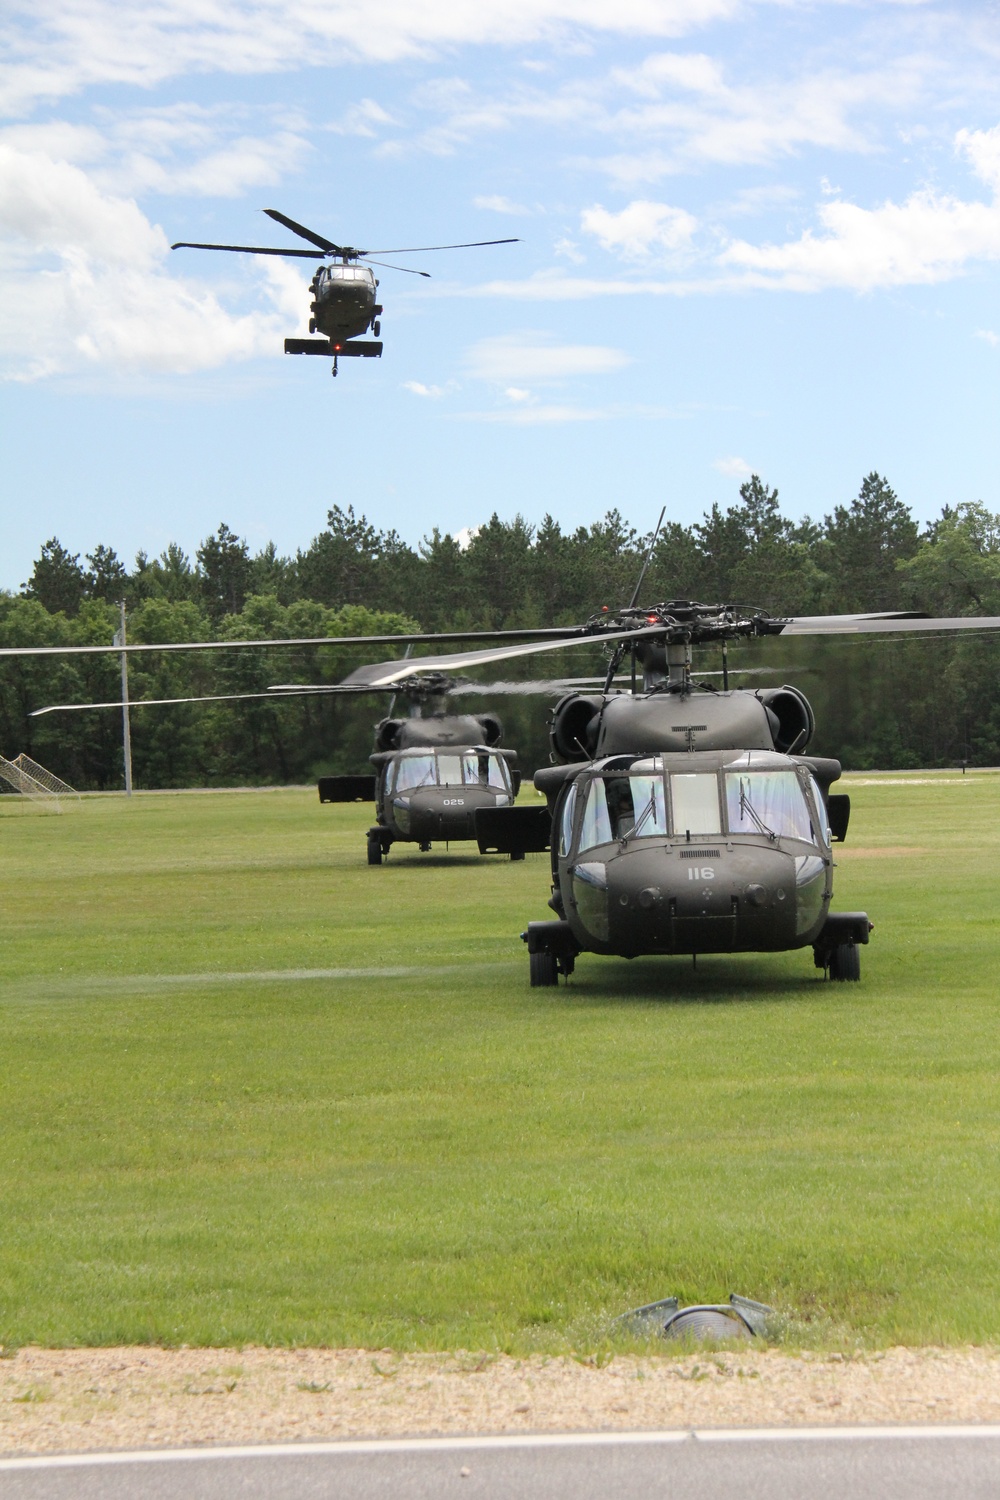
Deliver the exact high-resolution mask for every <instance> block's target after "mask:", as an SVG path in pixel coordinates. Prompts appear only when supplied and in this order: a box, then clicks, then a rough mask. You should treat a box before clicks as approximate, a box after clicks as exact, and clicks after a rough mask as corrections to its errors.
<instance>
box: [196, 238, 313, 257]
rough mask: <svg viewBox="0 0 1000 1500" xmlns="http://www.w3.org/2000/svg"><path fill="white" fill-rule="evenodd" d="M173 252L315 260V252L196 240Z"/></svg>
mask: <svg viewBox="0 0 1000 1500" xmlns="http://www.w3.org/2000/svg"><path fill="white" fill-rule="evenodd" d="M170 248H171V250H233V251H235V252H236V253H237V254H240V255H297V256H299V257H300V259H302V260H315V259H316V252H315V250H273V249H271V248H270V247H269V246H267V245H200V244H198V243H197V242H196V241H195V240H178V241H177V243H176V245H171V246H170Z"/></svg>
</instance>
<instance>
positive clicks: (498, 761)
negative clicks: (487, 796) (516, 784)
mask: <svg viewBox="0 0 1000 1500" xmlns="http://www.w3.org/2000/svg"><path fill="white" fill-rule="evenodd" d="M462 769H463V772H464V774H465V784H466V786H485V787H490V788H491V789H492V790H493V791H495V792H507V791H509V790H510V784H509V781H508V771H507V764H506V762H505V761H504V759H503V757H502V756H500V755H485V754H483V753H482V752H479V753H478V754H477V753H473V754H471V755H469V754H466V755H463V757H462Z"/></svg>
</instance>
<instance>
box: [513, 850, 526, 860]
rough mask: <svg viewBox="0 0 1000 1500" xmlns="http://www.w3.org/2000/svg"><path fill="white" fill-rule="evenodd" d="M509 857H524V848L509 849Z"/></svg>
mask: <svg viewBox="0 0 1000 1500" xmlns="http://www.w3.org/2000/svg"><path fill="white" fill-rule="evenodd" d="M510 857H511V859H523V858H524V850H523V849H512V850H511V851H510Z"/></svg>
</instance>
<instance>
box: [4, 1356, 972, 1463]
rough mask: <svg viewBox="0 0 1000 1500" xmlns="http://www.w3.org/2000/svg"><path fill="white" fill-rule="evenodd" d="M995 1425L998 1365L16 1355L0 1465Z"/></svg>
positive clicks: (924, 1359)
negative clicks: (58, 1454) (306, 1445)
mask: <svg viewBox="0 0 1000 1500" xmlns="http://www.w3.org/2000/svg"><path fill="white" fill-rule="evenodd" d="M997 1421H1000V1353H997V1352H995V1351H992V1350H982V1349H969V1350H943V1349H919V1350H913V1349H890V1350H888V1351H886V1352H885V1353H871V1354H865V1355H856V1356H853V1357H847V1356H844V1355H839V1354H831V1355H819V1354H810V1353H806V1354H788V1353H784V1352H782V1351H780V1350H774V1349H771V1350H768V1349H763V1350H759V1351H758V1350H749V1351H746V1352H732V1353H729V1352H727V1353H713V1354H703V1355H694V1356H684V1357H681V1358H676V1357H675V1358H670V1357H667V1356H651V1357H638V1356H633V1355H629V1356H621V1357H618V1358H615V1359H613V1360H611V1361H610V1362H609V1363H607V1364H605V1365H603V1366H602V1367H600V1368H599V1367H598V1366H596V1365H593V1364H587V1363H582V1362H579V1361H577V1360H574V1359H570V1358H558V1359H556V1358H546V1357H544V1356H534V1357H532V1358H527V1359H513V1358H510V1357H508V1356H506V1355H500V1356H491V1355H477V1354H453V1355H440V1354H407V1355H402V1356H398V1355H395V1354H393V1353H391V1352H390V1351H388V1350H386V1351H382V1352H381V1353H379V1352H372V1351H371V1350H359V1349H334V1350H317V1349H302V1350H273V1349H242V1350H240V1349H196V1350H183V1349H182V1350H177V1351H173V1350H162V1349H147V1348H138V1349H98V1350H93V1349H70V1350H43V1349H22V1350H21V1351H19V1353H17V1354H16V1355H15V1356H14V1357H12V1358H10V1359H7V1360H4V1361H3V1362H2V1363H0V1451H2V1452H5V1453H8V1454H9V1453H39V1452H53V1451H58V1450H61V1451H79V1450H83V1449H91V1448H112V1449H114V1448H138V1447H174V1446H179V1445H184V1444H192V1443H247V1442H276V1441H287V1440H289V1439H295V1438H302V1439H305V1438H314V1439H322V1438H347V1437H362V1436H365V1437H401V1436H406V1435H416V1434H430V1433H486V1432H531V1431H535V1432H537V1431H551V1430H572V1429H592V1428H601V1429H612V1430H614V1429H638V1428H662V1427H743V1426H789V1425H791V1426H794V1425H803V1424H805V1425H809V1426H816V1425H817V1424H825V1423H829V1424H838V1423H847V1424H854V1423H899V1422H904V1423H905V1422H920V1423H927V1422H997Z"/></svg>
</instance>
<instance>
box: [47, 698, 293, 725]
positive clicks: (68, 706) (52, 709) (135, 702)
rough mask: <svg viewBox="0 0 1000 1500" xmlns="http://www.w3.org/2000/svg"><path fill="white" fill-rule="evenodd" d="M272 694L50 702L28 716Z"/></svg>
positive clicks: (146, 706)
mask: <svg viewBox="0 0 1000 1500" xmlns="http://www.w3.org/2000/svg"><path fill="white" fill-rule="evenodd" d="M272 696H273V695H272V694H271V693H208V694H205V695H204V696H202V697H200V698H130V699H129V701H128V703H124V702H123V701H122V700H121V699H118V700H117V702H114V703H50V704H49V706H48V708H34V709H32V711H31V713H30V714H29V715H28V718H29V719H39V718H41V716H42V714H61V713H78V712H79V711H80V710H81V709H84V708H157V707H161V706H162V705H163V704H165V703H235V702H236V701H237V700H238V699H243V698H270V697H272ZM289 696H291V695H290V694H289Z"/></svg>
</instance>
